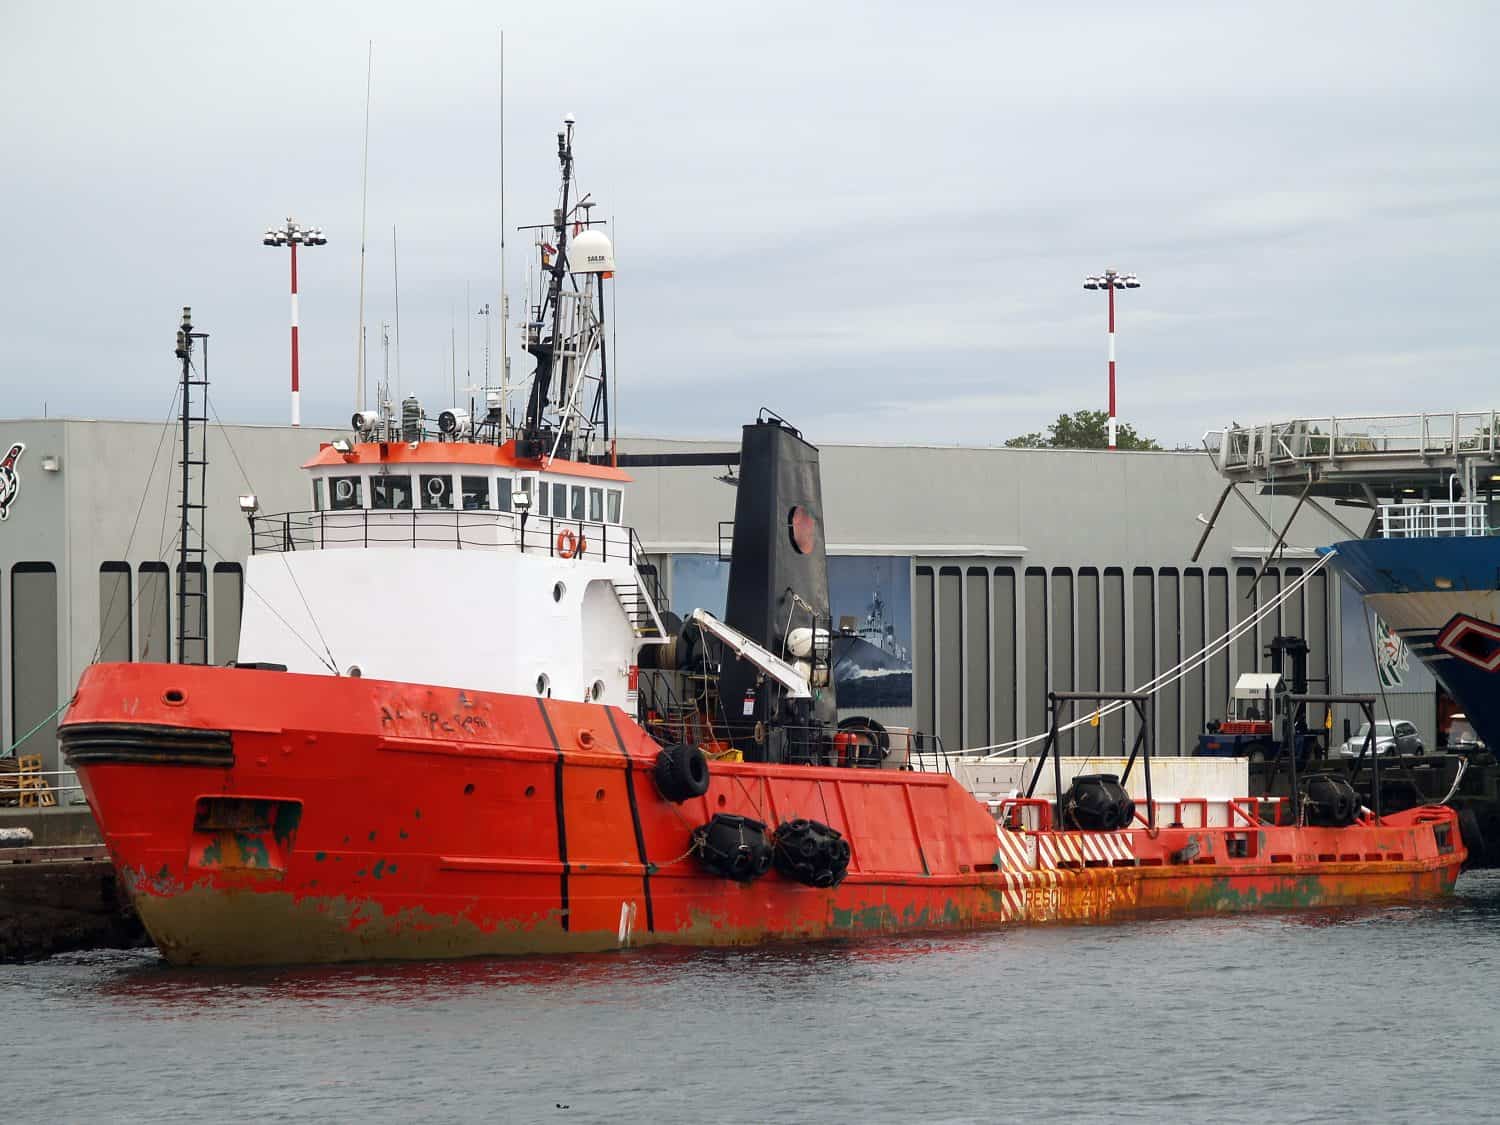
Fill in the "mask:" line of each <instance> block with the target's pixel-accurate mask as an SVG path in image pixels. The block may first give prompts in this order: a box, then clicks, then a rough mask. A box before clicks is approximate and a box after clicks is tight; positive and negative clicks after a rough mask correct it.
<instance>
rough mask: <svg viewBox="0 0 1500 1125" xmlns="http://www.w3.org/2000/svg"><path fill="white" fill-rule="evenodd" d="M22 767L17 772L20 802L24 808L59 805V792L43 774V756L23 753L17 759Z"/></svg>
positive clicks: (48, 807) (47, 807)
mask: <svg viewBox="0 0 1500 1125" xmlns="http://www.w3.org/2000/svg"><path fill="white" fill-rule="evenodd" d="M16 764H17V765H18V766H19V767H20V769H19V771H18V772H17V774H16V787H17V789H18V790H19V791H20V800H19V802H18V804H19V805H20V806H21V808H23V809H50V808H54V807H56V805H57V794H56V793H54V792H52V787H51V786H50V785H48V784H47V779H46V778H44V777H43V776H42V756H41V755H40V754H23V755H21V756H20V757H19V758H17V759H16Z"/></svg>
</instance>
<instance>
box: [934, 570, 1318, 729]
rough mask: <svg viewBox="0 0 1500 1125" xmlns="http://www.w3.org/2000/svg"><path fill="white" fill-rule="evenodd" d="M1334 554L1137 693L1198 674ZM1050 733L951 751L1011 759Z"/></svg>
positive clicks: (1119, 706) (1102, 711)
mask: <svg viewBox="0 0 1500 1125" xmlns="http://www.w3.org/2000/svg"><path fill="white" fill-rule="evenodd" d="M1334 553H1335V552H1334V551H1332V550H1329V551H1326V552H1324V554H1323V555H1322V556H1321V557H1320V558H1319V559H1318V560H1317V562H1315V563H1313V565H1312V566H1310V567H1308V568H1307V570H1305V571H1303V572H1302V575H1301V577H1299V578H1298V579H1297V580H1296V581H1295V582H1293V583H1292V584H1291V585H1289V586H1287V587H1286V588H1285V589H1283V590H1282V591H1281V592H1280V593H1279V594H1277V595H1276V597H1274V598H1272V599H1271V600H1270V601H1268V602H1266V604H1265V605H1263V606H1261V607H1260V608H1259V609H1258V610H1256V611H1255V613H1254V614H1252V615H1251V616H1250V617H1247V618H1245V619H1244V620H1243V621H1241V622H1239V623H1238V624H1237V625H1236V626H1235V627H1234V628H1233V629H1230V630H1229V631H1228V632H1226V633H1224V634H1223V635H1222V636H1220V637H1217V638H1215V639H1214V640H1213V641H1211V642H1210V643H1208V644H1207V645H1205V646H1204V647H1203V648H1201V649H1199V650H1198V651H1197V652H1195V653H1194V654H1193V655H1192V656H1189V657H1187V658H1186V659H1185V660H1183V661H1181V662H1180V663H1178V664H1177V665H1175V666H1174V667H1172V668H1168V669H1167V670H1166V671H1165V672H1163V673H1161V674H1160V675H1159V676H1157V677H1156V678H1155V679H1153V680H1148V681H1147V682H1146V683H1144V684H1142V685H1141V686H1140V687H1138V688H1136V689H1135V691H1134V693H1133V694H1136V695H1155V694H1156V693H1157V692H1159V691H1161V690H1162V689H1163V688H1166V687H1169V686H1171V685H1172V684H1174V683H1176V682H1177V681H1179V680H1181V679H1183V678H1184V677H1185V676H1187V675H1188V673H1190V672H1195V671H1197V670H1198V669H1199V668H1201V667H1203V666H1204V665H1205V664H1207V663H1208V662H1209V661H1210V660H1212V659H1213V658H1214V657H1215V656H1218V655H1219V654H1220V653H1221V652H1223V651H1225V650H1226V649H1228V648H1229V647H1230V646H1231V645H1232V644H1233V643H1234V642H1235V641H1236V640H1238V639H1239V638H1240V637H1241V636H1243V635H1244V634H1245V633H1246V632H1248V631H1249V630H1250V629H1251V628H1253V627H1254V626H1255V625H1256V624H1257V623H1258V622H1259V621H1260V620H1261V619H1262V618H1263V617H1266V616H1267V615H1269V614H1270V613H1271V612H1272V611H1273V610H1276V609H1279V608H1280V607H1281V604H1282V603H1283V602H1285V601H1286V600H1287V599H1288V598H1290V597H1291V596H1292V595H1293V594H1295V593H1297V591H1299V590H1301V589H1302V587H1303V586H1305V585H1306V584H1307V582H1308V580H1309V579H1311V578H1312V576H1313V575H1314V574H1316V573H1318V571H1320V570H1322V569H1323V568H1324V567H1325V566H1327V565H1328V563H1329V562H1330V561H1331V560H1332V558H1333V556H1334ZM1126 706H1127V702H1126V701H1125V700H1121V699H1117V700H1115V701H1114V702H1113V703H1107V704H1105V705H1104V706H1102V707H1099V708H1097V709H1096V710H1093V711H1090V712H1089V713H1088V714H1086V715H1083V716H1081V717H1079V718H1077V719H1074V720H1073V721H1072V722H1070V723H1067V724H1065V725H1063V726H1060V727H1058V728H1057V731H1058V733H1059V734H1061V733H1062V732H1063V731H1069V730H1074V729H1076V728H1078V727H1081V726H1083V725H1084V724H1085V723H1089V722H1092V720H1093V719H1094V717H1095V716H1098V717H1099V718H1100V719H1103V718H1104V716H1106V715H1113V714H1114V713H1115V712H1117V711H1123V710H1124V709H1125V707H1126ZM1047 733H1048V732H1045V731H1044V732H1043V733H1041V734H1034V735H1031V736H1029V737H1027V738H1019V739H1015V740H1013V741H1011V742H1000V743H996V744H994V745H992V746H973V747H967V748H965V749H963V750H958V751H953V752H951V754H952V756H956V757H984V758H1002V757H1009V756H1011V755H1014V754H1015V753H1016V752H1017V751H1018V750H1021V749H1023V748H1024V747H1027V746H1034V745H1036V744H1037V743H1039V742H1043V741H1045V740H1046V738H1047Z"/></svg>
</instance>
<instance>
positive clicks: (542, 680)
mask: <svg viewBox="0 0 1500 1125" xmlns="http://www.w3.org/2000/svg"><path fill="white" fill-rule="evenodd" d="M551 686H552V677H551V676H549V675H547V673H546V672H543V673H542V674H541V675H540V676H538V677H537V678H536V693H537V694H538V695H546V694H547V689H548V688H550V687H551Z"/></svg>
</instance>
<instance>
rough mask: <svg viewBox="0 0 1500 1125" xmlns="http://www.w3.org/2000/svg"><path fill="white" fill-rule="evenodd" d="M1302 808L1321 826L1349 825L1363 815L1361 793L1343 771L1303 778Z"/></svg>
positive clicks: (1337, 826) (1308, 820) (1308, 816)
mask: <svg viewBox="0 0 1500 1125" xmlns="http://www.w3.org/2000/svg"><path fill="white" fill-rule="evenodd" d="M1300 788H1301V790H1302V812H1303V816H1304V817H1305V818H1306V820H1307V823H1308V824H1311V825H1314V826H1317V827H1321V828H1347V827H1348V826H1349V825H1351V824H1353V823H1354V821H1355V819H1356V818H1358V816H1359V807H1360V806H1359V794H1357V793H1356V792H1355V791H1354V786H1352V785H1350V784H1349V780H1348V778H1346V777H1344V776H1343V775H1342V774H1333V773H1313V774H1308V775H1306V776H1305V777H1303V778H1302V782H1301V786H1300Z"/></svg>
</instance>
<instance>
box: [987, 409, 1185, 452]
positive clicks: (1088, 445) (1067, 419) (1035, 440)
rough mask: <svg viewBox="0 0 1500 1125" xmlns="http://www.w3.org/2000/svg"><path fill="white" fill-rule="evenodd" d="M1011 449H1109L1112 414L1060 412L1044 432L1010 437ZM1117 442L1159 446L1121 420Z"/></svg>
mask: <svg viewBox="0 0 1500 1125" xmlns="http://www.w3.org/2000/svg"><path fill="white" fill-rule="evenodd" d="M1005 444H1006V446H1007V447H1008V448H1010V449H1108V448H1109V415H1108V414H1106V413H1105V412H1104V411H1102V410H1076V411H1074V412H1073V413H1072V414H1059V415H1058V416H1057V421H1056V422H1053V423H1052V424H1051V425H1050V426H1048V427H1047V433H1046V435H1045V436H1043V435H1042V434H1039V433H1036V432H1035V431H1033V432H1032V433H1029V434H1021V435H1019V436H1018V437H1013V438H1011V439H1010V440H1009V441H1007V442H1006V443H1005ZM1115 445H1116V446H1118V447H1119V448H1120V449H1160V448H1161V446H1159V445H1157V444H1156V442H1155V441H1154V440H1152V439H1151V438H1148V437H1142V436H1141V435H1140V434H1138V433H1136V432H1135V427H1133V426H1131V425H1130V424H1129V423H1127V422H1121V423H1120V424H1119V426H1118V427H1117V428H1116V430H1115Z"/></svg>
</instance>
